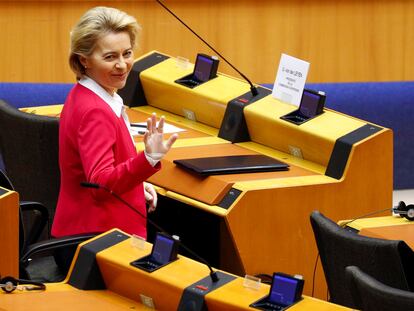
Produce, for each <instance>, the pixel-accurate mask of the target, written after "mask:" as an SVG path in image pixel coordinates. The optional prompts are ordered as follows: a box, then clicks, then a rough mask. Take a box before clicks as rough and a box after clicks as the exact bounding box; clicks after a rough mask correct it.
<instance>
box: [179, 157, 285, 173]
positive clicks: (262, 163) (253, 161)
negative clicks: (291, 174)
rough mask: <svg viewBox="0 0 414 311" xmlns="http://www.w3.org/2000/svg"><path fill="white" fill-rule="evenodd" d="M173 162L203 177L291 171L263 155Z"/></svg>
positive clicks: (282, 164) (279, 162) (283, 164)
mask: <svg viewBox="0 0 414 311" xmlns="http://www.w3.org/2000/svg"><path fill="white" fill-rule="evenodd" d="M173 162H174V163H175V164H177V165H178V166H180V167H182V168H185V169H187V170H190V171H192V172H195V173H197V174H199V175H203V176H208V175H222V174H240V173H256V172H272V171H286V170H288V169H289V165H288V164H286V163H283V162H281V161H278V160H276V159H274V158H271V157H268V156H265V155H261V154H250V155H236V156H219V157H204V158H192V159H179V160H174V161H173Z"/></svg>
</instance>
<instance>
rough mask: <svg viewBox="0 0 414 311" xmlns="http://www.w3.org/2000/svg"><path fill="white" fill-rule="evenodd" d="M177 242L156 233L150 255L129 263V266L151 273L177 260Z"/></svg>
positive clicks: (167, 236) (168, 236)
mask: <svg viewBox="0 0 414 311" xmlns="http://www.w3.org/2000/svg"><path fill="white" fill-rule="evenodd" d="M178 243H179V242H178V240H176V239H174V238H173V237H171V236H170V235H168V234H164V233H161V232H157V234H156V236H155V241H154V244H153V245H152V250H151V254H150V255H148V256H145V257H142V258H140V259H137V260H135V261H133V262H131V265H132V266H134V267H137V268H140V269H142V270H145V271H148V272H152V271H155V270H157V269H158V268H161V267H162V266H165V265H166V264H168V263H170V262H172V261H174V260H176V259H177V253H178Z"/></svg>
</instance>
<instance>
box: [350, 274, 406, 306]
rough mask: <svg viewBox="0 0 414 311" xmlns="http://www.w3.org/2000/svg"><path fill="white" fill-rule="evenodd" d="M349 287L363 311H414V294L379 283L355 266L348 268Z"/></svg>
mask: <svg viewBox="0 0 414 311" xmlns="http://www.w3.org/2000/svg"><path fill="white" fill-rule="evenodd" d="M345 273H346V277H347V280H348V286H349V288H350V291H351V292H352V296H353V297H354V301H355V303H356V304H358V305H360V306H361V310H362V311H406V310H414V293H413V292H408V291H405V290H401V289H398V288H394V287H390V286H388V285H385V284H384V283H381V282H379V281H378V280H376V279H375V278H373V277H372V276H370V275H368V274H366V273H365V272H363V271H362V270H361V269H359V268H358V267H355V266H350V267H346V269H345Z"/></svg>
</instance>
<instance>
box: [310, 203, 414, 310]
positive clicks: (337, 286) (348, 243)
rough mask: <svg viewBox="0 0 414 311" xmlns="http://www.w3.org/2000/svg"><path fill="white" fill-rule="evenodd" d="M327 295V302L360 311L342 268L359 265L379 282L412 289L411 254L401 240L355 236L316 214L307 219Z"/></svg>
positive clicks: (315, 212) (318, 213)
mask: <svg viewBox="0 0 414 311" xmlns="http://www.w3.org/2000/svg"><path fill="white" fill-rule="evenodd" d="M310 220H311V224H312V228H313V232H314V235H315V240H316V244H317V246H318V250H319V254H320V257H321V262H322V267H323V270H324V273H325V278H326V282H327V285H328V290H329V294H330V301H331V302H333V303H337V304H341V305H344V306H347V307H351V308H359V307H360V306H358V305H355V304H354V301H353V299H352V295H351V292H350V290H349V288H348V287H347V286H345V281H346V279H345V268H346V267H347V266H358V267H360V268H361V269H363V270H364V271H366V272H367V273H369V274H370V275H372V276H373V277H375V278H377V279H378V280H379V281H381V282H383V283H384V284H387V285H389V286H392V287H395V288H399V289H402V290H412V289H413V277H414V274H413V268H412V265H413V262H414V253H413V251H412V250H411V249H410V248H409V247H408V245H407V244H406V243H405V242H403V241H393V240H382V239H375V238H369V237H365V236H361V235H358V234H357V233H355V232H351V231H349V230H347V229H344V228H342V227H340V226H338V225H337V224H336V223H335V222H333V221H332V220H330V219H328V218H327V217H325V216H324V215H322V214H321V213H320V212H318V211H314V212H312V214H311V216H310Z"/></svg>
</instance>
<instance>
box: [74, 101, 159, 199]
mask: <svg viewBox="0 0 414 311" xmlns="http://www.w3.org/2000/svg"><path fill="white" fill-rule="evenodd" d="M117 126H118V125H117V119H116V117H115V116H114V115H113V114H112V112H111V113H109V112H108V111H107V110H105V109H101V108H99V107H98V108H92V109H90V110H88V111H87V112H86V113H85V114H84V115H83V117H82V119H81V122H80V125H79V130H78V137H77V140H78V147H79V152H80V157H81V161H82V165H83V169H84V173H85V176H86V178H87V179H88V181H89V182H93V183H98V184H101V185H105V186H106V187H108V188H109V189H111V190H113V191H115V192H116V193H118V194H122V193H124V192H128V191H130V190H132V189H133V188H134V187H136V186H137V185H139V184H140V183H142V182H144V181H145V180H146V179H147V178H149V177H150V176H151V175H153V174H154V173H155V172H157V171H158V170H159V169H160V167H161V166H160V163H158V164H157V165H156V166H155V167H152V166H151V164H150V163H148V161H147V159H146V157H145V154H144V153H143V152H140V153H138V154H137V153H136V152H135V154H134V156H133V157H130V158H128V159H127V160H126V161H124V162H121V163H118V164H117V165H115V163H116V162H115V155H114V147H115V145H116V144H117V139H118V138H117ZM128 138H129V137H128Z"/></svg>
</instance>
